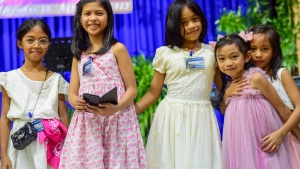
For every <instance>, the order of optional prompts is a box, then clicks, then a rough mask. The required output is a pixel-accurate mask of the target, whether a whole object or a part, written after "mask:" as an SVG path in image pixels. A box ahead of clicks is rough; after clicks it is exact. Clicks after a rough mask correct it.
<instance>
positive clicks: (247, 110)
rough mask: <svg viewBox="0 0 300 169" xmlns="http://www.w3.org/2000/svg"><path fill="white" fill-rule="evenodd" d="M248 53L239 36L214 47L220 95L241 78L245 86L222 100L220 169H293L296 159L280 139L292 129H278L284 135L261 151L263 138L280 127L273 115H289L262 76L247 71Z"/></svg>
mask: <svg viewBox="0 0 300 169" xmlns="http://www.w3.org/2000/svg"><path fill="white" fill-rule="evenodd" d="M249 49H250V48H249V44H248V43H247V42H246V41H245V40H243V39H242V38H241V37H240V36H239V35H228V36H225V37H223V38H221V39H220V40H219V41H218V42H217V44H216V47H215V57H216V59H217V62H218V66H219V68H220V70H221V72H222V81H223V83H222V84H224V85H223V86H222V90H221V91H220V93H221V95H222V94H223V93H224V92H225V89H226V86H228V85H229V83H230V81H232V80H236V79H240V78H245V79H247V82H248V85H246V87H245V89H244V90H243V91H242V93H241V95H238V96H233V97H228V98H227V99H226V103H227V108H226V111H225V122H224V130H223V143H222V151H223V168H224V169H232V168H243V169H253V168H255V169H267V168H272V169H290V168H296V167H295V166H294V163H295V162H294V161H295V160H297V159H296V158H295V157H292V156H290V155H289V154H290V152H291V151H292V150H291V148H290V147H289V146H288V142H287V140H286V139H284V138H283V136H284V135H285V134H286V133H287V132H289V131H290V130H291V128H292V127H293V125H287V126H285V128H283V129H282V132H283V133H285V134H283V135H281V136H280V137H278V138H276V140H274V142H273V141H272V142H270V143H269V144H268V145H265V146H262V147H261V145H262V143H263V141H264V139H266V138H264V137H265V136H267V135H268V134H270V133H272V132H274V131H276V130H278V129H279V128H280V127H281V126H282V123H281V121H280V117H279V115H278V114H277V112H276V111H278V113H280V114H289V112H290V111H289V109H288V107H286V106H285V105H284V103H283V102H282V101H281V99H280V98H279V96H278V95H277V93H276V91H275V89H274V88H273V87H272V85H271V84H270V83H269V82H268V80H267V77H268V76H267V75H266V74H265V72H264V71H263V70H261V69H260V68H249V67H250V66H251V63H250V59H251V56H250V53H249ZM248 68H249V69H248ZM272 105H273V106H274V108H275V109H274V108H273V107H272ZM280 143H281V144H280ZM265 150H268V151H269V152H265Z"/></svg>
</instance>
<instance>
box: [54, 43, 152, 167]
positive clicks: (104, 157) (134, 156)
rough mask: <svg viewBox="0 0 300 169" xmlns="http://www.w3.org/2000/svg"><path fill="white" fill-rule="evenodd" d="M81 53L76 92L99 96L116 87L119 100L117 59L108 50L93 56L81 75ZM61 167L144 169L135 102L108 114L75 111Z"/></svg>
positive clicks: (85, 58) (121, 90)
mask: <svg viewBox="0 0 300 169" xmlns="http://www.w3.org/2000/svg"><path fill="white" fill-rule="evenodd" d="M87 61H88V56H87V55H82V57H81V61H79V63H78V73H79V78H80V88H79V95H80V96H81V95H82V94H83V93H90V94H97V95H99V96H102V95H103V94H105V93H107V92H108V91H109V90H111V89H113V88H114V87H117V88H118V100H120V99H121V98H122V96H123V94H124V93H125V86H124V83H123V80H122V77H121V74H120V70H119V67H118V64H117V60H116V58H115V56H114V54H113V52H112V50H111V49H110V50H109V51H108V52H107V53H105V54H103V55H98V56H97V57H95V58H94V59H93V62H92V63H93V64H92V71H91V72H90V73H89V74H86V75H84V76H82V70H83V64H84V63H86V62H87ZM59 168H60V169H71V168H72V169H96V168H97V169H112V168H118V169H129V168H130V169H144V168H147V167H146V158H145V152H144V146H143V141H142V137H141V134H140V128H139V123H138V119H137V116H136V111H135V108H134V103H133V102H132V103H131V104H130V105H129V106H128V107H125V108H124V109H122V110H120V111H119V112H117V113H116V114H115V115H112V116H110V117H103V116H100V115H96V114H93V113H89V112H77V111H75V113H74V115H73V117H72V121H71V123H70V126H69V129H68V133H67V138H66V141H65V143H64V147H63V152H62V155H61V162H60V167H59Z"/></svg>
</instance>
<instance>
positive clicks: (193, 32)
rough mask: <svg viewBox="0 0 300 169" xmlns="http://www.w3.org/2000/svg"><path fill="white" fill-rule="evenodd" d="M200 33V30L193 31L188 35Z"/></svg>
mask: <svg viewBox="0 0 300 169" xmlns="http://www.w3.org/2000/svg"><path fill="white" fill-rule="evenodd" d="M197 32H198V30H194V31H192V32H189V33H188V34H195V33H197Z"/></svg>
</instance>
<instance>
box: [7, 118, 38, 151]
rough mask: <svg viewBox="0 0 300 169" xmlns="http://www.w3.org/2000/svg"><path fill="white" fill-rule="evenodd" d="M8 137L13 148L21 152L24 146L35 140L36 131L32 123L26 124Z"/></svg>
mask: <svg viewBox="0 0 300 169" xmlns="http://www.w3.org/2000/svg"><path fill="white" fill-rule="evenodd" d="M10 137H11V141H12V142H13V146H14V148H15V149H17V150H23V149H24V148H25V147H26V146H28V145H29V144H30V143H32V142H33V141H34V140H35V139H37V131H36V129H35V128H34V126H33V124H32V123H30V122H27V123H26V124H25V126H23V127H21V128H20V129H19V130H18V131H16V132H15V133H14V134H13V135H11V136H10Z"/></svg>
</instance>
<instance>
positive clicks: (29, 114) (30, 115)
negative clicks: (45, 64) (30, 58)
mask: <svg viewBox="0 0 300 169" xmlns="http://www.w3.org/2000/svg"><path fill="white" fill-rule="evenodd" d="M48 71H49V69H47V70H46V75H45V79H44V81H43V84H42V86H41V89H40V92H39V95H38V97H37V99H36V102H35V105H34V108H33V110H32V113H31V112H29V113H28V116H29V118H32V116H33V113H34V110H35V107H36V104H37V102H38V100H39V97H40V95H41V92H42V89H43V86H44V83H45V81H46V79H47V75H48Z"/></svg>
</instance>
